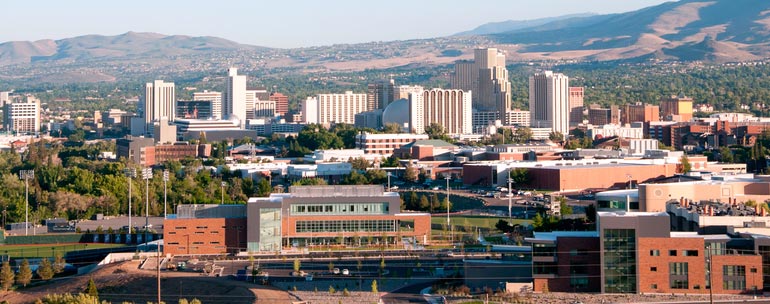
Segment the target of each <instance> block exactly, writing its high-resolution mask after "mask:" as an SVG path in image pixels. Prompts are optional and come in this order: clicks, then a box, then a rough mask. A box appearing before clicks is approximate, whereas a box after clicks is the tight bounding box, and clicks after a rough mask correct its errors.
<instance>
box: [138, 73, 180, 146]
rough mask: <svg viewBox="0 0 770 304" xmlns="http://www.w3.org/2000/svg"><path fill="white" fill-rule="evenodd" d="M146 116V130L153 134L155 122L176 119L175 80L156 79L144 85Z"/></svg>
mask: <svg viewBox="0 0 770 304" xmlns="http://www.w3.org/2000/svg"><path fill="white" fill-rule="evenodd" d="M142 110H143V112H142V115H143V116H142V117H144V123H145V132H146V134H148V135H150V136H151V135H152V134H153V133H154V132H153V124H154V123H155V122H157V121H160V119H161V118H165V119H167V120H169V121H173V120H174V119H176V95H175V91H174V83H173V82H164V81H163V80H155V81H153V82H148V83H147V84H145V86H144V107H143V108H142Z"/></svg>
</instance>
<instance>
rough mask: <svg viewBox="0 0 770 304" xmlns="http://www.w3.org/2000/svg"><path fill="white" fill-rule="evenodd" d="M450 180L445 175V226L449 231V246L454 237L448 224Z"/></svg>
mask: <svg viewBox="0 0 770 304" xmlns="http://www.w3.org/2000/svg"><path fill="white" fill-rule="evenodd" d="M451 178H452V177H450V176H449V174H447V176H446V177H444V179H446V226H447V229H449V241H450V244H451V243H454V235H452V225H451V224H450V223H449V180H450V179H451Z"/></svg>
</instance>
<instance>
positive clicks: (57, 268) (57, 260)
mask: <svg viewBox="0 0 770 304" xmlns="http://www.w3.org/2000/svg"><path fill="white" fill-rule="evenodd" d="M66 266H67V261H65V260H64V257H63V256H62V254H61V252H56V255H55V257H54V260H53V272H54V273H62V272H64V267H66Z"/></svg>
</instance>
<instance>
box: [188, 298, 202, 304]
mask: <svg viewBox="0 0 770 304" xmlns="http://www.w3.org/2000/svg"><path fill="white" fill-rule="evenodd" d="M190 304H202V303H201V300H198V299H197V298H193V299H192V300H190Z"/></svg>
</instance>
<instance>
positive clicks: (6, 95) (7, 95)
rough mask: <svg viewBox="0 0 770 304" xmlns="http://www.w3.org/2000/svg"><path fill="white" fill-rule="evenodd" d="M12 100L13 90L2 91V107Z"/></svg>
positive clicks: (0, 95) (0, 93) (0, 98)
mask: <svg viewBox="0 0 770 304" xmlns="http://www.w3.org/2000/svg"><path fill="white" fill-rule="evenodd" d="M10 100H11V92H0V107H2V106H5V104H6V103H7V102H9V101H10Z"/></svg>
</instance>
